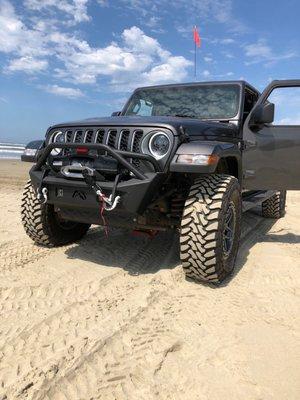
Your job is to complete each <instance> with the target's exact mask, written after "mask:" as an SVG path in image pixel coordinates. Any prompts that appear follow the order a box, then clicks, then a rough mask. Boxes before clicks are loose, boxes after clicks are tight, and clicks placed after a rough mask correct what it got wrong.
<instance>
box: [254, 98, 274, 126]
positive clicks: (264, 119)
mask: <svg viewBox="0 0 300 400" xmlns="http://www.w3.org/2000/svg"><path fill="white" fill-rule="evenodd" d="M274 112H275V105H274V103H269V102H267V103H264V104H259V105H258V106H257V107H256V108H255V110H254V111H253V114H252V117H251V125H261V124H271V123H272V122H273V121H274Z"/></svg>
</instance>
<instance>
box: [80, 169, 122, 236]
mask: <svg viewBox="0 0 300 400" xmlns="http://www.w3.org/2000/svg"><path fill="white" fill-rule="evenodd" d="M96 173H97V171H95V170H91V169H90V168H86V169H84V170H83V171H82V176H83V177H84V180H85V182H86V184H87V185H88V186H89V187H90V188H91V189H92V190H93V191H94V192H95V193H96V196H97V199H98V201H99V203H100V216H101V219H102V222H103V227H104V230H105V234H106V236H108V233H109V229H108V224H107V222H106V219H105V216H104V211H112V210H113V209H114V208H115V207H116V206H117V204H118V202H119V200H120V196H116V191H117V186H118V183H119V179H120V174H118V175H116V177H115V181H114V185H113V189H112V193H111V195H110V196H109V197H107V196H106V195H105V194H104V193H103V192H102V189H101V187H100V186H99V185H98V184H97V182H96Z"/></svg>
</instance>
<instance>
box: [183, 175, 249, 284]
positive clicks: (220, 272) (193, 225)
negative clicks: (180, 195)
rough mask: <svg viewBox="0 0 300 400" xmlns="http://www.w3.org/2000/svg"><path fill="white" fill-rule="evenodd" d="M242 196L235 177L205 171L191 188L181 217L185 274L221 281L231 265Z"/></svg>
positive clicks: (236, 239) (238, 231)
mask: <svg viewBox="0 0 300 400" xmlns="http://www.w3.org/2000/svg"><path fill="white" fill-rule="evenodd" d="M241 214H242V200H241V189H240V185H239V182H238V180H237V179H236V178H234V177H233V176H229V175H208V176H205V177H203V178H198V179H197V180H196V181H195V182H194V184H193V186H192V187H191V189H190V193H189V196H188V198H187V200H186V202H185V207H184V212H183V216H182V221H181V235H180V256H181V262H182V267H183V270H184V272H185V274H186V276H187V277H188V278H191V279H193V280H197V281H201V282H212V283H220V282H221V281H222V280H223V279H224V278H225V277H226V276H227V275H229V274H231V272H232V271H233V268H234V264H235V260H236V256H237V252H238V246H239V239H240V232H241Z"/></svg>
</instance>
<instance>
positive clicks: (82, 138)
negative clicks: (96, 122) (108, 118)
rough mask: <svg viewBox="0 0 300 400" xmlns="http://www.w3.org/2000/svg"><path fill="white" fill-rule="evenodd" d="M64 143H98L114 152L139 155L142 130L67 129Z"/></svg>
mask: <svg viewBox="0 0 300 400" xmlns="http://www.w3.org/2000/svg"><path fill="white" fill-rule="evenodd" d="M64 133H65V141H66V143H78V144H85V143H99V144H106V145H107V146H109V147H112V148H114V149H116V150H122V151H132V152H134V153H141V152H142V149H141V142H142V139H143V136H144V131H143V130H142V129H120V128H119V129H117V128H88V129H76V128H75V129H67V130H66V131H65V132H64Z"/></svg>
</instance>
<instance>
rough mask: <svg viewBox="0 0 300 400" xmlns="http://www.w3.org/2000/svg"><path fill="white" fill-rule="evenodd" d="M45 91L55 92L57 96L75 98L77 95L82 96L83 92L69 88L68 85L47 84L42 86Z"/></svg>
mask: <svg viewBox="0 0 300 400" xmlns="http://www.w3.org/2000/svg"><path fill="white" fill-rule="evenodd" d="M44 89H45V90H46V92H48V93H51V94H55V95H57V96H63V97H68V98H70V99H75V98H78V97H83V96H84V94H83V93H82V91H81V90H80V89H77V88H75V89H74V88H70V87H62V86H58V85H48V86H46V87H45V88H44Z"/></svg>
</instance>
